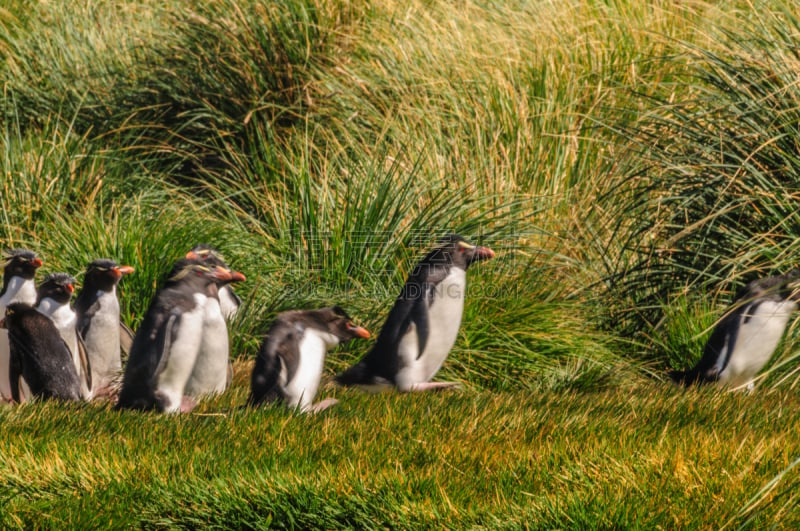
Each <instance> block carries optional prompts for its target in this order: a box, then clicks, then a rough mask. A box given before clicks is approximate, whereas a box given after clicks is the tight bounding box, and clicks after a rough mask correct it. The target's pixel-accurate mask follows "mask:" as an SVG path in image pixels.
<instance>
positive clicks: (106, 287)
mask: <svg viewBox="0 0 800 531" xmlns="http://www.w3.org/2000/svg"><path fill="white" fill-rule="evenodd" d="M133 271H134V269H133V267H131V266H127V265H123V266H121V265H117V263H116V262H115V261H114V260H109V259H107V258H101V259H99V260H95V261H93V262H91V263H90V264H89V265H88V266H86V273H85V276H84V280H83V285H84V289H86V288H87V287H89V288H90V291H98V290H102V291H111V290H112V289H113V288H114V286H116V285H117V284H118V283H119V281H120V279H121V278H122V277H123V276H124V275H129V274H131V273H133Z"/></svg>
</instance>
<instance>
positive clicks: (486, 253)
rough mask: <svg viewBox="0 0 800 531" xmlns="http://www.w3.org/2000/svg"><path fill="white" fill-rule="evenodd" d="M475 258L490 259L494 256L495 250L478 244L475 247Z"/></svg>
mask: <svg viewBox="0 0 800 531" xmlns="http://www.w3.org/2000/svg"><path fill="white" fill-rule="evenodd" d="M475 258H477V259H478V260H488V259H490V258H494V251H492V250H491V249H489V248H488V247H483V246H478V247H475Z"/></svg>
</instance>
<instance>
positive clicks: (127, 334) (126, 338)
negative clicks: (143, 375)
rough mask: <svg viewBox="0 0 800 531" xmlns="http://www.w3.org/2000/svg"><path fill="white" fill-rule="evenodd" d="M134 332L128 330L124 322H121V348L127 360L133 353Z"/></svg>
mask: <svg viewBox="0 0 800 531" xmlns="http://www.w3.org/2000/svg"><path fill="white" fill-rule="evenodd" d="M133 337H134V334H133V330H131V329H130V328H128V327H127V326H126V325H125V323H123V322H122V321H120V322H119V348H120V350H121V351H122V357H123V358H127V357H128V356H129V355H130V353H131V347H132V346H133Z"/></svg>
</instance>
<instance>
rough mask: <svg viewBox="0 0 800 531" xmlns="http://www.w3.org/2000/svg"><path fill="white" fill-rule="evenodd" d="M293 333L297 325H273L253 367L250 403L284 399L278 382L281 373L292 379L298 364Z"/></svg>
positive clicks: (297, 351)
mask: <svg viewBox="0 0 800 531" xmlns="http://www.w3.org/2000/svg"><path fill="white" fill-rule="evenodd" d="M294 335H295V327H294V325H292V324H289V323H285V322H278V323H276V325H275V326H273V327H272V328H270V330H269V332H268V333H267V339H266V341H264V343H263V344H262V346H261V350H260V351H259V354H258V359H256V364H255V366H254V367H253V374H252V377H251V380H250V397H249V398H248V400H247V402H248V404H249V405H252V406H255V405H259V404H262V403H265V402H274V401H276V400H279V399H281V398H282V395H281V393H280V391H279V385H278V384H279V380H280V377H281V372H285V373H286V381H290V380H291V378H292V377H293V376H294V374H295V372H297V367H298V364H299V358H300V353H299V350H298V348H297V339H296V338H295V337H294Z"/></svg>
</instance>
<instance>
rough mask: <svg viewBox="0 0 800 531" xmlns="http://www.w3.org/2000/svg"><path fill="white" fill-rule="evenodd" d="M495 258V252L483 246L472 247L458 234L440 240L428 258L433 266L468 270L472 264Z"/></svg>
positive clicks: (448, 235)
mask: <svg viewBox="0 0 800 531" xmlns="http://www.w3.org/2000/svg"><path fill="white" fill-rule="evenodd" d="M490 258H494V251H492V250H491V249H489V248H488V247H483V246H481V245H472V244H471V243H469V242H468V241H467V240H465V239H464V238H463V237H462V236H459V235H458V234H447V235H445V236H443V237H442V238H440V239H439V241H438V242H437V246H436V248H434V249H433V251H431V253H430V254H429V255H428V256H427V257H426V260H425V261H427V262H429V263H431V264H447V265H453V266H456V267H460V268H461V269H464V270H466V269H467V268H468V267H469V266H470V265H471V264H473V263H475V262H479V261H481V260H488V259H490Z"/></svg>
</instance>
